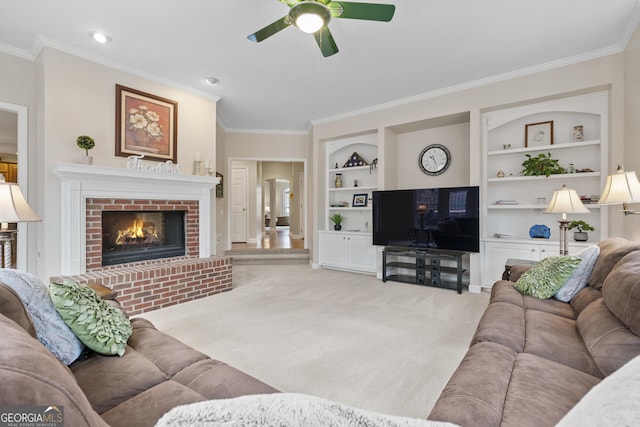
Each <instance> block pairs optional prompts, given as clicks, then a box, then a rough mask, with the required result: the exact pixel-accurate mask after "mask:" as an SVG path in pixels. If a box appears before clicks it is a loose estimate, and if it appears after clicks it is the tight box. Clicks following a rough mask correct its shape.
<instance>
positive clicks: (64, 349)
mask: <svg viewBox="0 0 640 427" xmlns="http://www.w3.org/2000/svg"><path fill="white" fill-rule="evenodd" d="M0 281H1V282H3V283H4V284H6V285H7V286H9V287H11V288H13V290H14V291H16V293H17V294H18V296H19V297H20V299H21V300H22V304H24V307H25V308H26V309H27V311H28V312H29V315H30V316H31V320H33V326H35V328H36V335H37V337H38V340H39V341H40V342H41V343H42V344H44V346H45V347H47V349H48V350H49V351H50V352H51V353H52V354H53V355H54V356H55V357H57V358H58V360H60V361H61V362H62V363H64V364H65V365H69V364H71V362H73V361H74V360H76V359H77V358H78V356H80V353H82V350H84V344H82V342H81V341H80V340H79V339H78V337H76V335H75V334H74V333H73V331H72V330H71V329H69V327H68V326H67V324H66V323H64V320H62V317H60V314H58V312H57V311H56V308H55V307H54V305H53V301H51V297H50V296H49V288H48V287H47V286H46V285H45V284H44V283H42V281H41V280H40V279H38V278H37V277H36V276H34V275H32V274H29V273H26V272H24V271H18V270H11V269H8V268H0Z"/></svg>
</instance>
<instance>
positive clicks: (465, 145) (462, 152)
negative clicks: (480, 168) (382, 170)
mask: <svg viewBox="0 0 640 427" xmlns="http://www.w3.org/2000/svg"><path fill="white" fill-rule="evenodd" d="M397 144H398V149H397V160H396V163H395V164H396V165H397V167H395V168H394V169H395V172H396V175H397V178H396V181H397V188H421V187H457V186H465V185H469V182H470V176H469V175H470V171H469V162H470V158H469V155H470V154H469V123H463V124H457V125H451V126H442V127H437V128H433V129H426V130H421V131H416V132H409V133H402V134H399V135H398V137H397ZM429 144H443V145H445V146H446V147H447V148H448V149H449V151H450V152H451V165H450V166H449V169H448V170H447V173H445V174H442V175H436V176H429V175H426V174H425V173H423V172H422V171H421V170H420V169H419V168H418V167H417V165H418V157H419V156H420V153H421V152H422V150H423V149H424V148H425V147H426V146H427V145H429ZM477 161H478V162H479V161H480V159H477ZM400 165H405V167H400Z"/></svg>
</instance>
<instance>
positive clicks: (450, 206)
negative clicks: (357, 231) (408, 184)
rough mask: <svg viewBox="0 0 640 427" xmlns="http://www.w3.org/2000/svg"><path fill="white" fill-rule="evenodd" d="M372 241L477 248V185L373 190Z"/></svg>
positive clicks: (459, 248)
mask: <svg viewBox="0 0 640 427" xmlns="http://www.w3.org/2000/svg"><path fill="white" fill-rule="evenodd" d="M372 199H373V244H374V245H382V246H399V247H408V248H416V249H425V250H427V249H443V250H455V251H464V252H479V251H480V202H479V199H480V190H479V187H477V186H475V187H451V188H422V189H413V190H386V191H374V192H373V194H372Z"/></svg>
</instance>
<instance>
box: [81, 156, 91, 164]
mask: <svg viewBox="0 0 640 427" xmlns="http://www.w3.org/2000/svg"><path fill="white" fill-rule="evenodd" d="M80 163H82V164H83V165H92V164H93V156H80Z"/></svg>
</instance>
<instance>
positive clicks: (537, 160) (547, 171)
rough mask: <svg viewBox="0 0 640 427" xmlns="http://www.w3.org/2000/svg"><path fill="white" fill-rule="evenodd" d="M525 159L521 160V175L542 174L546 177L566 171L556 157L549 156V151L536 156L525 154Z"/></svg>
mask: <svg viewBox="0 0 640 427" xmlns="http://www.w3.org/2000/svg"><path fill="white" fill-rule="evenodd" d="M525 156H527V160H525V161H524V162H522V175H524V176H539V175H544V176H546V177H547V178H548V177H549V176H550V175H555V174H559V173H567V170H566V169H565V168H563V167H562V166H560V165H559V164H558V160H557V159H553V158H551V153H547V154H546V155H545V154H544V153H540V154H538V155H537V156H532V155H531V154H525Z"/></svg>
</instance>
